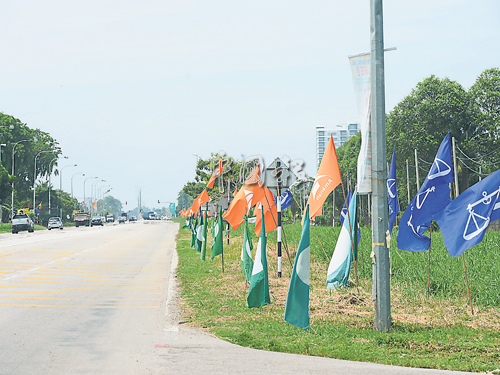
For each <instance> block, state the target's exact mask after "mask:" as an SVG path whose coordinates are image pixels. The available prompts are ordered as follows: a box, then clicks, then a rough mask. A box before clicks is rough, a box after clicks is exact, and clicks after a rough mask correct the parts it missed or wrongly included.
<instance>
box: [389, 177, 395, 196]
mask: <svg viewBox="0 0 500 375" xmlns="http://www.w3.org/2000/svg"><path fill="white" fill-rule="evenodd" d="M395 187H396V179H395V178H389V179H387V194H389V196H390V197H391V198H396V190H395ZM393 189H394V191H393Z"/></svg>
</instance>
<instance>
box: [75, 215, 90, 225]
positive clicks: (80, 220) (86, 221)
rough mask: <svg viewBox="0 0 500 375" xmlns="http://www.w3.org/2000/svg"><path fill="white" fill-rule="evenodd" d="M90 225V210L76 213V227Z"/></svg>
mask: <svg viewBox="0 0 500 375" xmlns="http://www.w3.org/2000/svg"><path fill="white" fill-rule="evenodd" d="M89 225H90V214H89V213H88V212H77V213H76V214H75V227H77V228H78V227H79V226H86V227H88V226H89Z"/></svg>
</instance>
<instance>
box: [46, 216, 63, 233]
mask: <svg viewBox="0 0 500 375" xmlns="http://www.w3.org/2000/svg"><path fill="white" fill-rule="evenodd" d="M57 228H59V229H63V222H62V220H61V218H60V217H51V218H50V219H49V222H48V224H47V229H48V230H51V229H57Z"/></svg>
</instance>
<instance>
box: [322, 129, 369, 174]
mask: <svg viewBox="0 0 500 375" xmlns="http://www.w3.org/2000/svg"><path fill="white" fill-rule="evenodd" d="M359 131H360V124H359V123H357V122H350V123H346V124H340V125H334V126H332V127H324V126H316V168H319V163H321V159H322V158H323V154H324V153H325V147H326V145H327V144H328V140H329V139H330V136H332V137H333V143H334V144H335V148H337V147H340V146H342V145H343V144H344V143H345V142H347V140H348V139H349V138H351V137H352V136H353V135H356V133H357V132H359Z"/></svg>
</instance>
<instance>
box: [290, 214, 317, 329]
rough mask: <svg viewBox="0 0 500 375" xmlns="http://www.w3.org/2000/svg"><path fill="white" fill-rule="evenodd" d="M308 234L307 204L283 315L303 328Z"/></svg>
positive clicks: (308, 264)
mask: <svg viewBox="0 0 500 375" xmlns="http://www.w3.org/2000/svg"><path fill="white" fill-rule="evenodd" d="M310 234H311V233H310V221H309V205H307V209H306V214H305V219H304V226H303V227H302V236H301V237H300V243H299V247H298V249H297V255H296V256H295V262H294V264H293V270H292V277H291V278H290V285H289V286H288V296H287V297H286V306H285V316H284V319H285V321H286V322H288V323H290V324H293V325H294V326H297V327H300V328H304V329H306V328H308V327H309V279H310V272H311V271H310V268H311V237H310Z"/></svg>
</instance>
